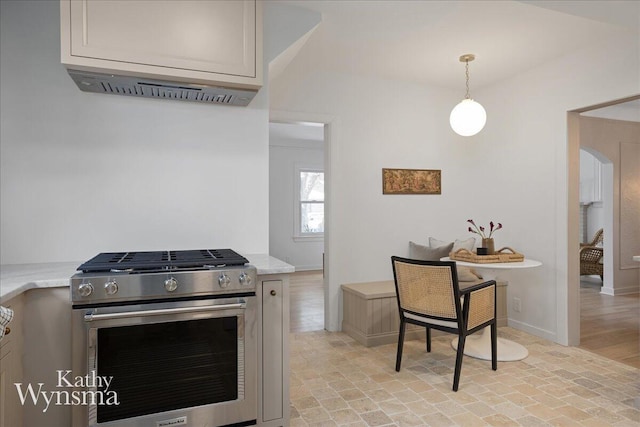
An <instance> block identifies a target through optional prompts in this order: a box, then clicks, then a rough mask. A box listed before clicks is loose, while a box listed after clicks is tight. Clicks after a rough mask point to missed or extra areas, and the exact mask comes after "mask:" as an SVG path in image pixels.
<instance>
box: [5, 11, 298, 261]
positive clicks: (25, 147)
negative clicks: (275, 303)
mask: <svg viewBox="0 0 640 427" xmlns="http://www.w3.org/2000/svg"><path fill="white" fill-rule="evenodd" d="M0 7H1V14H0V15H1V21H0V30H1V37H0V41H1V51H0V54H1V57H0V67H1V68H0V78H1V83H0V84H1V87H2V90H1V91H0V102H1V104H0V108H1V111H2V115H1V134H0V141H1V147H2V153H1V154H2V155H1V157H2V160H1V191H2V193H1V194H2V195H1V229H0V233H1V235H2V246H1V252H0V256H1V258H0V262H1V263H2V264H7V263H29V262H49V261H73V260H77V261H82V260H86V259H88V258H89V257H91V256H93V255H95V254H97V253H98V252H104V251H121V250H147V249H151V250H159V249H185V248H199V247H214V248H215V247H230V248H233V249H236V250H238V251H241V252H244V253H266V252H267V251H268V226H269V224H268V214H267V212H268V202H269V201H268V193H269V189H268V111H267V105H266V104H267V94H266V90H267V89H266V88H263V89H262V90H261V91H260V93H259V94H258V95H257V97H256V98H255V99H254V101H253V102H252V103H251V105H250V106H249V107H248V108H231V107H223V106H215V105H200V104H195V103H188V102H173V101H162V100H153V99H138V98H129V97H123V96H111V95H100V94H88V93H84V92H81V91H80V90H78V88H77V87H76V86H75V84H74V83H73V82H72V80H71V79H70V78H69V76H68V75H67V74H66V72H65V70H64V68H63V66H62V65H61V64H60V47H59V44H60V36H59V25H60V24H59V3H58V2H56V1H17V2H13V1H2V2H0ZM283 33H285V34H286V31H283ZM280 44H282V43H280Z"/></svg>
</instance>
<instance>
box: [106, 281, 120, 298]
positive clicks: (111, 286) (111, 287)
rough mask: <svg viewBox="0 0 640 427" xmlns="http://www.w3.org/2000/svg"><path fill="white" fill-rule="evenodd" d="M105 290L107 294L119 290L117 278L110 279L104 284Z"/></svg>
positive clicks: (112, 293)
mask: <svg viewBox="0 0 640 427" xmlns="http://www.w3.org/2000/svg"><path fill="white" fill-rule="evenodd" d="M104 291H105V293H106V294H107V295H114V294H115V293H116V292H118V284H117V283H116V281H115V280H110V281H108V282H107V283H105V284H104Z"/></svg>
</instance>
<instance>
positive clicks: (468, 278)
mask: <svg viewBox="0 0 640 427" xmlns="http://www.w3.org/2000/svg"><path fill="white" fill-rule="evenodd" d="M445 245H446V247H451V250H450V252H455V251H457V250H458V249H466V250H468V251H469V252H472V251H473V248H474V246H475V245H476V239H475V238H474V237H469V238H468V239H466V240H458V239H456V241H455V242H453V243H447V242H445V241H442V240H438V239H436V238H434V237H429V246H431V247H432V248H437V249H439V248H441V247H445ZM448 255H449V254H448V253H447V255H445V256H448ZM456 270H458V281H459V282H475V281H476V280H478V279H481V278H482V277H480V276H478V275H477V274H476V272H475V270H473V269H471V268H469V267H462V266H457V267H456Z"/></svg>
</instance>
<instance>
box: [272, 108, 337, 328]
mask: <svg viewBox="0 0 640 427" xmlns="http://www.w3.org/2000/svg"><path fill="white" fill-rule="evenodd" d="M269 121H270V122H280V123H294V124H296V123H297V124H304V123H324V186H325V194H324V197H325V204H324V210H325V214H324V215H325V217H324V218H325V223H324V328H325V329H326V330H329V331H339V330H340V325H339V324H338V320H337V319H339V318H340V315H339V314H340V313H339V310H340V286H339V285H334V284H335V283H337V281H336V279H335V278H334V276H335V272H334V271H333V270H332V269H331V266H332V265H336V264H335V262H334V259H333V257H334V252H335V251H332V250H331V248H332V237H333V230H334V229H335V223H334V218H335V216H334V204H333V203H332V199H333V194H335V193H334V190H335V185H336V184H335V182H336V181H337V180H335V179H334V178H333V174H332V164H333V161H334V160H335V159H334V158H333V157H334V153H336V151H337V150H336V149H335V146H336V144H337V141H338V138H337V135H338V119H337V118H336V117H335V116H330V115H326V114H316V113H303V112H293V111H280V110H270V111H269Z"/></svg>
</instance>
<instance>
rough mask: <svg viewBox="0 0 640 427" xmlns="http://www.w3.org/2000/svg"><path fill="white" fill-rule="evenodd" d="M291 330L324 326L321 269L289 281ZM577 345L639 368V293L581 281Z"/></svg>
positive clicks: (302, 273)
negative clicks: (608, 290)
mask: <svg viewBox="0 0 640 427" xmlns="http://www.w3.org/2000/svg"><path fill="white" fill-rule="evenodd" d="M290 286H291V289H290V298H291V300H290V304H291V307H290V308H291V332H309V331H320V330H323V329H324V291H323V278H322V271H300V272H296V273H294V274H292V275H291V281H290ZM580 298H581V300H580V301H581V310H580V314H581V323H580V331H581V334H580V343H581V344H580V348H582V349H584V350H588V351H591V352H593V353H596V354H599V355H601V356H603V357H607V358H609V359H613V360H616V361H619V362H622V363H625V364H627V365H630V366H633V367H635V368H640V298H639V295H637V294H636V295H621V296H615V297H613V296H610V295H601V294H600V283H599V282H598V281H589V280H588V278H587V279H586V280H583V281H582V282H581V286H580Z"/></svg>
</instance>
